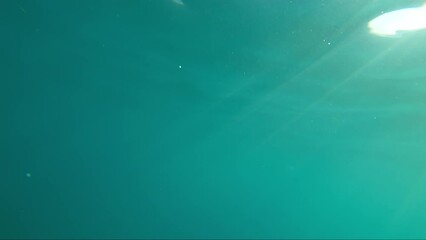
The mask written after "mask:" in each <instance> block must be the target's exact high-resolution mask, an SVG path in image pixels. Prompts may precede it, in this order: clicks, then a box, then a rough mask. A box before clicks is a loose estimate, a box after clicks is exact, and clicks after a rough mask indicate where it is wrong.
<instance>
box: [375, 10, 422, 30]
mask: <svg viewBox="0 0 426 240" xmlns="http://www.w3.org/2000/svg"><path fill="white" fill-rule="evenodd" d="M368 27H369V29H370V32H371V33H372V34H376V35H379V36H383V37H393V36H397V35H399V34H400V33H403V32H406V31H415V30H420V29H424V28H426V5H423V6H421V7H417V8H404V9H399V10H396V11H392V12H388V13H384V14H382V15H380V16H378V17H376V18H374V19H373V20H371V21H370V22H369V23H368Z"/></svg>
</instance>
